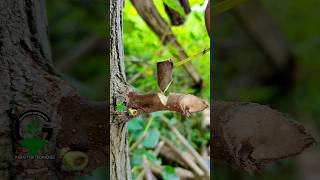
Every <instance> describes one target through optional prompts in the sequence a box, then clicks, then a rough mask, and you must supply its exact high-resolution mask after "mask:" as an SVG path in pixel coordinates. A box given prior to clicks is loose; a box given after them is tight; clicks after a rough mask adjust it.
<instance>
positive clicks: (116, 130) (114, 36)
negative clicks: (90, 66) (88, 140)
mask: <svg viewBox="0 0 320 180" xmlns="http://www.w3.org/2000/svg"><path fill="white" fill-rule="evenodd" d="M123 5H124V1H123V0H112V1H111V2H110V17H111V20H110V23H111V24H110V27H111V32H110V33H111V34H110V38H111V44H110V47H111V51H110V53H111V54H110V69H111V76H110V77H111V82H110V102H113V101H114V98H115V97H117V96H123V97H124V98H127V94H128V91H129V89H128V86H127V83H126V77H125V72H124V54H123V44H122V9H123ZM110 108H113V107H110ZM111 112H115V110H114V109H111ZM127 120H128V118H127V115H126V114H124V113H121V112H120V113H117V114H116V113H112V114H111V115H110V165H111V169H110V172H111V179H112V180H113V179H115V180H124V179H131V175H130V164H129V162H130V161H129V155H128V152H129V150H128V128H127V123H126V121H127Z"/></svg>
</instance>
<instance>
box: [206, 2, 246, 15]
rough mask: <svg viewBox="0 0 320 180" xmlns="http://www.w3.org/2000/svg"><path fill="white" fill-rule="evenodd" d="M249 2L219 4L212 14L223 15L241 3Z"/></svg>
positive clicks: (213, 8) (214, 7)
mask: <svg viewBox="0 0 320 180" xmlns="http://www.w3.org/2000/svg"><path fill="white" fill-rule="evenodd" d="M245 1H247V0H224V1H222V2H220V3H218V4H217V5H215V6H213V7H212V10H213V11H212V13H213V15H214V16H215V15H218V14H221V13H224V12H226V11H228V10H230V9H232V8H234V7H236V6H238V5H240V4H241V3H243V2H245Z"/></svg>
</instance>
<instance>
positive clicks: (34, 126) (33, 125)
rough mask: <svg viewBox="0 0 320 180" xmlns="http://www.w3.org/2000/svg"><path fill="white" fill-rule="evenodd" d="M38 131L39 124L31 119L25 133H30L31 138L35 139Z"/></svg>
mask: <svg viewBox="0 0 320 180" xmlns="http://www.w3.org/2000/svg"><path fill="white" fill-rule="evenodd" d="M40 131H41V130H40V125H39V122H38V121H37V120H35V119H32V121H31V122H30V123H29V124H28V125H27V132H28V133H30V135H31V137H37V136H38V134H39V133H40Z"/></svg>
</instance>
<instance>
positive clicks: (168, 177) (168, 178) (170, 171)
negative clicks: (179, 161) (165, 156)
mask: <svg viewBox="0 0 320 180" xmlns="http://www.w3.org/2000/svg"><path fill="white" fill-rule="evenodd" d="M161 175H162V177H163V179H164V180H179V177H178V176H177V174H176V170H175V169H174V168H173V167H171V166H165V167H164V169H163V172H162V173H161Z"/></svg>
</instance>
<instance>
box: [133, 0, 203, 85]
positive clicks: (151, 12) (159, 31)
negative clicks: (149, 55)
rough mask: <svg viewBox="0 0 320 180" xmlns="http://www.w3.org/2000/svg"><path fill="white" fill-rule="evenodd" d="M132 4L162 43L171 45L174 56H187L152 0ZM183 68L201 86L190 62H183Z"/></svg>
mask: <svg viewBox="0 0 320 180" xmlns="http://www.w3.org/2000/svg"><path fill="white" fill-rule="evenodd" d="M131 2H132V4H133V5H134V7H135V8H136V10H137V11H138V13H139V15H140V16H141V17H142V19H144V21H145V22H146V23H147V25H148V26H149V27H150V28H151V29H152V31H154V32H155V34H156V35H157V36H158V38H159V39H160V40H161V42H162V44H163V45H168V44H170V45H173V46H174V47H175V48H176V49H177V50H178V54H176V53H174V56H175V57H176V58H178V59H185V58H187V57H188V55H187V53H186V52H185V51H184V49H183V48H182V46H181V45H180V44H179V42H178V41H177V39H176V37H175V35H174V34H173V32H172V30H171V27H170V26H169V25H168V23H167V22H166V21H165V20H164V19H163V18H162V17H161V15H160V13H159V12H158V10H157V9H156V7H155V5H154V3H153V1H150V0H131ZM184 68H185V69H186V71H187V72H188V74H189V75H190V76H191V78H192V79H193V82H194V83H195V85H196V86H197V87H202V79H201V77H200V75H199V73H198V72H197V70H196V69H195V68H194V66H193V65H192V63H191V62H188V63H185V64H184Z"/></svg>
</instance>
